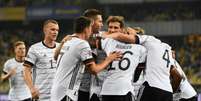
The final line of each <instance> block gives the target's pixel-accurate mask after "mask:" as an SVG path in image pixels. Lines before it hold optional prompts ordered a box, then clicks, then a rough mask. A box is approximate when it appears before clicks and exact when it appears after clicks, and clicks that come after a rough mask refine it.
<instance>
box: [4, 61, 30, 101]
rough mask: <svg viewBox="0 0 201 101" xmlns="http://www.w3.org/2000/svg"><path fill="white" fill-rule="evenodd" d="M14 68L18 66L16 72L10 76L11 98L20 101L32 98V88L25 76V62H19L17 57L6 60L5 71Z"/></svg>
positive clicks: (12, 100)
mask: <svg viewBox="0 0 201 101" xmlns="http://www.w3.org/2000/svg"><path fill="white" fill-rule="evenodd" d="M14 68H16V74H15V75H13V76H11V77H10V78H9V84H10V90H9V100H11V101H19V100H24V99H27V98H31V93H30V90H29V88H28V86H27V85H26V83H25V81H24V78H23V62H18V61H16V59H15V58H12V59H9V60H7V61H6V62H5V64H4V68H3V71H4V72H6V73H8V72H9V71H10V70H11V69H14Z"/></svg>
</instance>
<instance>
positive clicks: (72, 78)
mask: <svg viewBox="0 0 201 101" xmlns="http://www.w3.org/2000/svg"><path fill="white" fill-rule="evenodd" d="M79 68H80V64H77V65H76V66H75V68H74V69H73V74H72V77H71V80H70V84H69V87H68V88H69V89H71V90H73V88H74V85H75V81H76V77H77V74H78V71H79Z"/></svg>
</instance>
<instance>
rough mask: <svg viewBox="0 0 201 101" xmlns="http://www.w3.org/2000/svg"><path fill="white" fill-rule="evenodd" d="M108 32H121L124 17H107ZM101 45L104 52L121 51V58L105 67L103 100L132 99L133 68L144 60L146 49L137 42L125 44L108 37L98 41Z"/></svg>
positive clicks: (124, 100) (121, 100)
mask: <svg viewBox="0 0 201 101" xmlns="http://www.w3.org/2000/svg"><path fill="white" fill-rule="evenodd" d="M107 24H108V34H111V33H116V34H118V33H119V32H120V33H121V32H123V30H124V18H123V17H121V16H110V17H109V18H108V19H107ZM100 42H101V47H102V49H103V50H105V51H106V53H107V54H108V53H110V52H111V51H117V50H118V51H121V52H122V53H123V58H122V60H120V61H114V62H112V63H111V65H110V67H109V68H108V69H107V70H108V73H107V75H106V78H105V79H104V82H103V85H102V90H101V95H102V100H103V101H132V95H133V94H134V92H133V91H134V87H133V85H132V81H133V75H134V70H135V69H136V67H137V65H138V64H139V63H140V62H144V61H145V57H146V49H145V48H144V47H143V46H141V45H137V44H126V43H123V42H119V41H116V40H113V39H110V38H106V39H103V40H101V41H100Z"/></svg>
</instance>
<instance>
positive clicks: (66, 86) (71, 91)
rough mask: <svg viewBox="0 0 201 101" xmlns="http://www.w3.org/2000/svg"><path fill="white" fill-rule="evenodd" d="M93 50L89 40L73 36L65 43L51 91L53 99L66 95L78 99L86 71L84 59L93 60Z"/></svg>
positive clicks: (58, 100) (53, 100)
mask: <svg viewBox="0 0 201 101" xmlns="http://www.w3.org/2000/svg"><path fill="white" fill-rule="evenodd" d="M91 59H93V57H92V51H91V48H90V46H89V44H88V42H87V41H85V40H82V39H79V38H72V39H71V40H70V41H68V42H66V43H64V45H63V48H62V49H61V52H60V55H59V58H58V60H57V71H56V75H55V79H54V83H53V87H52V91H51V101H60V100H61V99H62V98H63V97H64V96H66V95H67V96H68V97H70V98H71V99H72V100H73V101H77V97H78V89H79V87H80V83H81V79H82V77H83V73H84V69H85V67H84V64H83V62H84V61H87V60H91Z"/></svg>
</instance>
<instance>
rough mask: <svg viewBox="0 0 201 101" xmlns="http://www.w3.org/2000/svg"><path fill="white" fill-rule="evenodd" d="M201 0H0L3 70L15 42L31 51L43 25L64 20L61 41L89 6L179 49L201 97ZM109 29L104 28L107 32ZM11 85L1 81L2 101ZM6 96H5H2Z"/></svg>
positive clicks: (0, 36) (181, 62)
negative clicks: (123, 20) (47, 21)
mask: <svg viewBox="0 0 201 101" xmlns="http://www.w3.org/2000/svg"><path fill="white" fill-rule="evenodd" d="M200 5H201V0H0V70H1V72H2V68H3V64H4V62H5V61H6V60H7V59H8V58H10V57H13V56H14V54H13V52H12V43H13V42H15V41H17V40H23V41H25V42H26V44H27V46H28V47H29V46H30V45H31V44H33V43H35V42H37V41H40V40H41V39H42V36H43V34H42V23H43V21H44V20H45V19H48V18H53V19H56V20H58V21H59V25H60V33H59V38H58V41H60V40H61V38H62V37H63V36H65V35H66V34H71V33H72V23H73V19H74V18H75V17H77V16H79V15H81V14H82V12H83V11H84V10H86V9H88V8H96V9H99V10H101V11H102V12H103V14H104V20H105V18H107V17H108V16H109V15H121V16H124V17H125V20H126V25H127V26H138V27H142V28H144V29H145V31H146V34H150V35H155V36H156V37H158V38H160V39H161V40H162V41H164V42H167V43H169V44H170V45H172V46H173V48H174V49H175V50H176V53H177V54H176V55H177V60H178V61H179V62H180V64H181V66H182V67H183V69H184V71H185V73H186V74H187V75H188V78H189V81H190V82H191V84H192V85H193V86H194V87H195V89H196V90H197V92H198V93H201V6H200ZM105 29H106V27H104V29H103V30H105ZM8 90H9V85H8V82H4V83H3V82H0V95H1V96H0V101H3V100H4V99H7V96H6V94H7V92H8ZM4 94H5V96H3V95H4Z"/></svg>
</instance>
